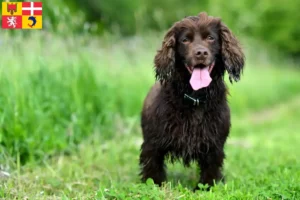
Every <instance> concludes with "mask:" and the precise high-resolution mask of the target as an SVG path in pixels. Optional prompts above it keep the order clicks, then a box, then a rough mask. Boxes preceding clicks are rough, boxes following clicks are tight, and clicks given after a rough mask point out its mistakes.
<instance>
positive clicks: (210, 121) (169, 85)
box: [140, 13, 244, 188]
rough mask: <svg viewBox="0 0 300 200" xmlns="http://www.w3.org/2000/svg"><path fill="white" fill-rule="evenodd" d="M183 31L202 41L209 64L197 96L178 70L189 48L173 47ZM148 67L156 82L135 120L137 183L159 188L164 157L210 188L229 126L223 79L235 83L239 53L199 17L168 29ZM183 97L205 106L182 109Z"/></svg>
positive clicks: (215, 23) (222, 31)
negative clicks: (194, 171) (139, 137)
mask: <svg viewBox="0 0 300 200" xmlns="http://www.w3.org/2000/svg"><path fill="white" fill-rule="evenodd" d="M184 30H188V31H190V32H193V34H194V38H196V34H200V35H202V39H199V44H200V42H201V43H203V44H204V45H205V44H206V47H207V49H208V53H209V55H210V57H209V58H211V59H213V60H214V61H215V66H214V68H213V70H212V72H211V77H212V79H213V80H212V82H211V83H210V85H209V86H208V87H206V88H203V89H200V90H198V91H194V90H193V89H192V88H191V86H190V84H189V79H190V76H191V75H190V74H189V72H188V71H187V69H186V68H185V66H184V63H185V62H186V61H188V59H189V57H188V55H189V54H188V52H192V51H191V49H190V48H191V47H190V46H188V47H187V46H183V45H182V44H180V42H179V40H180V38H181V36H182V34H183V32H184ZM207 31H208V32H211V34H213V35H215V38H216V39H215V41H213V42H209V43H207V42H206V40H204V39H203V38H204V35H205V33H206V32H207ZM199 38H200V37H199ZM191 44H192V42H191ZM193 44H196V39H193ZM196 45H197V44H196ZM190 59H194V58H190ZM207 59H208V58H207ZM154 62H155V71H156V78H157V79H158V80H159V81H158V82H156V83H155V84H154V86H153V87H152V88H151V90H150V92H149V93H148V95H147V97H146V99H145V102H144V107H143V111H142V118H141V126H142V131H143V139H144V142H143V144H142V146H141V154H140V166H141V176H142V181H146V180H147V179H148V178H152V179H153V180H154V182H155V183H156V184H159V185H161V183H162V182H163V181H165V180H166V169H165V162H164V160H165V158H166V157H169V158H171V161H175V160H176V159H181V160H182V161H183V164H184V165H185V166H189V164H190V162H191V161H196V162H197V163H198V164H199V167H200V169H201V174H200V179H199V183H202V184H208V185H209V186H212V185H213V182H214V181H220V180H222V179H223V175H222V166H223V160H224V158H225V154H224V144H225V142H226V138H227V137H228V134H229V131H230V126H231V124H230V109H229V107H228V103H227V100H226V95H227V89H226V86H225V83H224V80H223V77H224V73H225V70H227V72H228V73H229V75H230V79H231V78H232V79H234V80H235V81H238V80H239V78H240V73H241V72H242V69H243V66H244V55H243V52H242V50H241V47H240V46H239V43H238V41H237V40H236V38H235V37H234V36H233V35H232V33H231V31H230V30H229V29H228V28H227V27H226V26H225V25H224V24H223V23H222V22H221V20H220V19H219V18H215V17H211V16H207V14H206V13H200V14H199V15H198V16H191V17H186V18H184V19H183V20H181V21H179V22H176V23H175V24H174V25H173V27H172V28H171V29H170V30H169V31H168V32H167V34H166V35H165V37H164V40H163V42H162V48H161V49H160V50H159V51H158V52H157V54H156V56H155V60H154ZM191 62H192V61H191ZM207 62H208V61H207ZM185 93H186V94H189V95H191V96H193V97H195V98H197V97H203V96H205V98H206V101H205V103H202V104H201V105H200V106H198V107H195V106H192V105H190V104H185V103H184V100H183V96H184V94H185ZM196 188H197V187H196Z"/></svg>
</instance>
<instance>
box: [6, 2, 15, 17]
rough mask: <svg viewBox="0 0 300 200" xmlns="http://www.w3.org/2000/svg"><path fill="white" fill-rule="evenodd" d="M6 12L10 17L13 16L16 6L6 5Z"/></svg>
mask: <svg viewBox="0 0 300 200" xmlns="http://www.w3.org/2000/svg"><path fill="white" fill-rule="evenodd" d="M7 12H10V14H11V15H13V14H14V12H17V4H13V3H8V4H7Z"/></svg>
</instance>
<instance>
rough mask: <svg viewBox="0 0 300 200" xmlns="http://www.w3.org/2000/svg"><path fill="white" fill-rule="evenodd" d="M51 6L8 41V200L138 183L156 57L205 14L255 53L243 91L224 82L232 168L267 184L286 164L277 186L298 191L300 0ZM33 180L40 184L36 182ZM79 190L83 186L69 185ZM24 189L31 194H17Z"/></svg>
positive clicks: (4, 82) (84, 1) (1, 115)
mask: <svg viewBox="0 0 300 200" xmlns="http://www.w3.org/2000/svg"><path fill="white" fill-rule="evenodd" d="M42 2H43V29H42V30H1V32H0V55H1V57H0V86H1V89H0V170H1V171H2V173H3V176H9V177H10V176H12V177H13V178H10V179H9V180H8V182H4V183H2V184H4V185H5V186H6V190H5V191H4V190H1V189H0V197H13V196H14V195H15V194H17V193H18V194H21V192H20V191H21V190H23V191H24V192H25V193H26V194H27V195H29V196H30V195H31V194H32V196H34V195H36V193H37V192H35V191H40V190H43V191H44V193H43V195H59V194H61V193H62V192H63V193H64V194H68V195H70V196H72V195H75V192H77V193H76V195H79V194H82V195H84V194H87V193H88V191H87V190H86V189H87V188H89V190H91V191H92V190H93V189H94V191H97V190H98V189H99V183H100V185H101V183H102V184H103V185H104V186H105V187H106V188H109V187H112V186H113V185H116V184H117V183H118V182H121V183H122V182H129V183H135V181H137V180H138V176H137V173H136V171H138V155H139V147H140V144H141V142H142V137H141V130H140V124H139V123H140V121H139V120H140V112H141V107H142V103H143V99H144V97H145V95H146V93H147V92H148V89H149V88H150V86H151V85H152V84H153V83H154V81H155V79H154V73H153V59H154V55H155V53H156V50H157V49H158V48H160V45H161V42H162V39H163V36H164V34H165V32H166V30H167V29H168V28H169V27H170V26H171V25H172V24H173V23H174V22H176V21H178V20H180V19H182V18H183V17H185V16H189V15H197V14H198V13H199V12H201V11H206V12H207V13H208V14H209V15H213V16H216V17H221V18H222V20H223V22H224V23H225V24H227V25H228V26H229V28H230V29H231V30H232V31H233V32H234V34H235V35H236V36H237V37H238V38H239V40H240V41H241V43H242V45H243V48H244V51H245V53H246V60H247V63H246V66H245V72H244V74H243V76H242V77H241V81H240V82H239V83H234V84H230V83H229V81H228V78H227V77H226V82H227V83H228V87H229V89H230V94H231V95H230V96H229V97H228V98H229V103H230V106H231V111H232V118H233V121H232V131H231V137H230V139H229V141H228V147H227V149H228V150H227V152H228V154H229V156H228V157H229V158H230V159H229V160H228V161H227V162H228V163H227V164H226V166H227V167H228V168H229V167H230V168H232V167H233V168H234V167H236V170H237V171H239V170H240V171H239V172H240V173H241V174H243V173H244V174H248V172H249V171H252V173H258V174H259V173H260V172H261V173H262V174H266V176H268V175H270V176H269V178H270V177H272V175H274V174H273V172H272V173H271V174H272V175H271V174H268V172H269V171H270V168H272V166H281V167H282V168H280V169H286V168H285V167H286V163H289V165H288V172H287V173H285V174H284V173H280V172H278V174H276V172H275V174H276V175H275V176H276V177H278V176H280V175H281V176H282V177H281V181H282V182H284V181H286V182H287V184H286V185H289V187H291V188H292V189H290V188H289V189H287V191H295V189H294V190H293V184H294V183H295V185H296V182H298V183H299V181H300V175H299V173H298V174H296V175H295V176H294V178H293V179H292V180H291V179H289V177H291V174H295V172H297V170H298V172H299V168H300V167H299V166H300V162H299V160H298V161H297V159H296V158H297V156H298V157H299V156H300V155H299V150H300V140H299V139H300V138H299V135H300V134H298V132H299V130H300V126H299V124H298V123H299V119H300V109H299V108H300V68H299V66H300V65H299V63H300V62H299V57H300V26H299V21H300V12H299V8H300V1H299V0H286V1H284V3H283V1H279V0H243V1H240V0H234V1H230V2H229V1H223V0H186V1H181V0H164V1H162V0H114V1H108V0H106V1H99V0H64V1H62V0H51V1H42ZM241 149H242V150H241ZM245 149H246V150H245ZM230 156H231V157H230ZM242 157H247V158H248V159H247V160H246V161H245V160H243V159H241V158H242ZM62 158H64V160H63V161H62ZM127 160H132V161H130V163H128V162H127ZM261 160H263V161H264V162H263V164H261ZM61 163H63V164H61ZM249 163H251V164H252V163H257V165H255V166H250V164H249ZM97 165H98V166H99V168H97V167H95V166H97ZM116 166H118V167H116ZM293 167H294V168H293ZM276 169H277V168H276ZM174 170H175V172H178V173H180V171H182V169H181V168H180V166H178V167H175V168H174ZM176 170H178V171H176ZM243 170H244V171H243ZM90 171H93V175H91V174H90V173H89V172H90ZM271 171H272V170H271ZM175 172H174V174H175V175H174V174H173V176H174V177H177V176H179V175H178V174H177V175H176V173H175ZM228 173H229V179H230V178H234V177H235V178H236V176H237V175H236V174H234V173H230V171H229V172H228ZM14 174H16V175H18V176H17V177H18V178H14V177H16V176H14ZM36 174H39V177H40V179H38V180H35V181H31V178H32V177H34V176H36ZM53 174H55V176H54V175H53ZM108 174H109V175H108ZM124 174H127V175H124ZM250 174H251V173H250ZM279 174H280V175H279ZM123 175H124V176H123ZM56 176H58V177H59V178H57V177H56ZM107 176H109V177H107ZM49 177H52V178H50V179H49ZM53 177H56V178H53ZM83 177H85V178H83ZM100 177H101V178H100ZM245 177H246V179H247V176H246V175H245V176H244V178H245ZM250 179H251V178H249V180H248V179H247V180H248V181H250ZM41 180H42V181H41ZM49 180H50V181H49ZM77 180H81V181H83V182H84V184H85V185H84V184H83V185H80V184H79V186H73V185H72V184H71V186H70V184H69V183H73V182H76V181H77ZM261 180H264V177H263V176H262V177H261ZM27 181H30V183H31V184H32V185H31V187H28V188H26V187H24V186H23V187H22V186H20V185H22V183H24V184H23V185H25V183H26V184H27ZM240 181H241V182H243V180H240ZM244 181H245V180H244ZM251 181H253V185H259V184H260V182H259V181H258V182H256V181H255V180H253V179H251ZM276 181H279V180H277V179H275V178H274V179H272V178H270V182H276ZM33 182H34V183H33ZM186 182H188V180H186ZM282 182H281V183H282ZM17 183H18V184H19V186H18V187H19V189H20V190H18V191H15V190H13V189H12V188H15V185H16V184H17ZM229 183H230V182H229ZM264 183H266V182H264ZM68 184H69V185H68ZM261 184H262V183H261ZM7 185H10V187H9V186H7ZM41 185H46V186H47V187H46V186H45V187H43V186H41ZM263 185H265V184H263ZM87 186H89V187H87ZM41 187H42V188H41ZM259 187H261V190H263V189H264V188H263V186H262V185H260V186H259ZM281 187H283V186H282V185H281ZM287 187H288V186H287ZM295 187H296V186H295ZM0 188H1V187H0ZM95 188H96V189H95ZM100 188H101V187H100ZM278 188H279V186H278ZM278 188H277V186H274V191H275V190H278ZM244 189H245V191H244V192H245V194H246V193H247V190H248V191H249V188H248V186H245V188H244ZM281 189H282V190H285V188H284V187H283V188H281ZM298 189H299V187H298ZM29 190H30V191H29ZM100 190H101V189H99V191H100ZM250 190H251V189H250ZM299 190H300V189H299ZM299 190H297V191H298V192H299ZM91 191H89V192H91ZM101 191H102V190H101ZM103 191H104V190H103ZM103 191H102V192H103ZM124 191H125V190H124ZM254 191H255V188H253V192H254ZM31 192H32V193H31ZM33 193H34V194H33ZM104 193H105V192H104ZM101 194H103V193H101ZM264 194H265V193H264ZM276 194H277V193H276ZM285 194H292V193H289V192H286V193H285ZM1 195H2V196H1ZM5 195H7V196H5ZM10 195H11V196H10ZM99 195H100V193H99ZM115 195H116V194H115ZM272 195H273V193H266V196H267V197H270V196H271V197H272ZM274 195H275V192H274ZM83 197H84V196H83Z"/></svg>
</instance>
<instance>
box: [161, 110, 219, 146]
mask: <svg viewBox="0 0 300 200" xmlns="http://www.w3.org/2000/svg"><path fill="white" fill-rule="evenodd" d="M209 119H210V116H209V114H208V113H205V112H204V111H202V110H200V109H198V110H193V112H191V111H190V112H182V111H173V113H172V114H170V115H169V119H166V120H164V122H162V123H165V124H164V128H165V130H164V135H165V136H167V139H168V140H169V141H170V144H171V145H173V146H175V147H176V148H178V147H185V146H186V147H191V148H193V146H194V145H195V143H197V147H195V148H198V145H199V144H200V143H207V142H209V135H211V129H212V126H213V122H209Z"/></svg>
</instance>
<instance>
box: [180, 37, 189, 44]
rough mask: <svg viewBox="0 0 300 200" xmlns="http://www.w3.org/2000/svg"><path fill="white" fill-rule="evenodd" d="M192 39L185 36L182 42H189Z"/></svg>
mask: <svg viewBox="0 0 300 200" xmlns="http://www.w3.org/2000/svg"><path fill="white" fill-rule="evenodd" d="M189 41H190V40H189V38H187V37H184V38H183V39H182V40H181V42H182V43H187V42H189Z"/></svg>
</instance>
